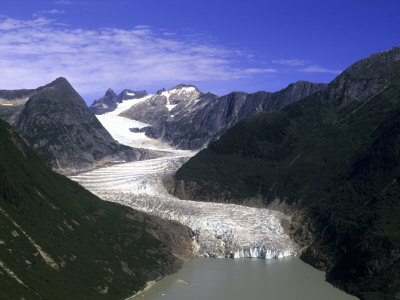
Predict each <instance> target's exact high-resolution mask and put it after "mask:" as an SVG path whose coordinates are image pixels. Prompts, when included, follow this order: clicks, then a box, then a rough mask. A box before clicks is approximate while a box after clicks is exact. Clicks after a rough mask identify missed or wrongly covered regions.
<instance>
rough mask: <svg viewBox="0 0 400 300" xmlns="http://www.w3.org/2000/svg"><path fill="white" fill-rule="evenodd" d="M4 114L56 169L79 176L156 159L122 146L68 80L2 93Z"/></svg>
mask: <svg viewBox="0 0 400 300" xmlns="http://www.w3.org/2000/svg"><path fill="white" fill-rule="evenodd" d="M0 95H1V97H3V98H5V99H7V103H6V102H5V101H4V102H5V103H6V104H13V105H11V106H10V105H9V106H5V105H3V106H1V107H0V112H1V113H0V116H1V117H3V118H4V119H5V120H7V121H9V122H11V123H12V125H14V126H15V128H16V129H17V131H18V133H19V134H20V135H21V136H22V137H23V138H24V139H25V140H26V142H27V143H28V144H29V145H30V146H31V147H32V148H33V149H34V150H35V152H36V153H37V154H38V155H39V157H40V158H41V159H42V160H43V161H44V162H45V163H46V164H47V165H49V166H51V167H52V168H53V169H54V170H57V171H59V172H64V173H68V172H76V171H81V170H88V169H93V168H95V167H97V166H100V165H103V164H105V163H108V162H113V161H122V160H123V161H132V160H139V159H144V158H148V157H152V156H155V154H154V153H151V152H149V151H147V150H143V149H133V148H130V147H127V146H124V145H121V144H119V143H118V142H116V141H115V140H114V139H113V138H112V137H111V135H110V134H109V133H108V132H107V131H106V130H105V129H104V127H103V126H102V125H101V123H100V122H99V121H98V120H97V118H96V116H95V115H94V114H93V113H92V112H91V111H90V110H89V109H88V107H87V106H86V104H85V102H84V100H83V99H82V98H81V97H80V96H79V94H78V93H77V92H76V91H75V90H74V89H73V88H72V86H71V85H70V84H69V83H68V81H67V80H66V79H64V78H58V79H57V80H55V81H54V82H52V83H50V84H48V85H46V86H44V87H40V88H38V89H36V90H21V91H1V92H0Z"/></svg>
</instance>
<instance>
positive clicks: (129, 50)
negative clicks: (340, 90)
mask: <svg viewBox="0 0 400 300" xmlns="http://www.w3.org/2000/svg"><path fill="white" fill-rule="evenodd" d="M0 4H1V10H0V70H1V72H2V76H1V77H0V89H16V88H35V87H37V86H40V85H44V84H46V83H48V82H50V81H52V80H53V79H55V78H56V77H59V76H64V77H66V78H67V79H68V80H69V81H70V82H71V84H72V85H73V86H74V87H75V88H76V90H77V91H78V92H79V93H80V94H81V95H82V96H83V97H84V99H85V100H86V101H87V102H88V103H89V104H90V103H91V102H92V101H93V100H94V99H97V98H99V97H101V96H102V95H103V94H104V92H105V90H106V89H107V88H109V87H111V88H113V89H114V90H115V91H116V92H119V91H120V90H122V89H123V88H129V89H133V90H135V89H138V90H139V89H146V90H148V91H149V92H155V91H156V90H158V89H161V88H171V87H172V86H174V85H177V84H179V83H187V84H194V85H196V86H198V87H199V88H200V89H201V90H203V91H212V92H215V93H217V94H220V95H222V94H226V93H229V92H230V91H233V90H242V91H246V92H255V91H258V90H266V91H276V90H279V89H282V88H284V87H285V86H287V85H288V84H289V83H291V82H294V81H297V80H310V81H314V82H329V81H331V80H332V79H333V78H334V77H335V76H337V74H339V73H340V71H342V70H344V69H345V68H346V67H348V66H349V65H350V64H352V63H354V62H355V61H357V60H359V59H361V58H363V57H366V56H368V55H370V54H372V53H374V52H378V51H383V50H387V49H390V48H392V47H394V46H398V45H400V30H399V29H400V17H399V15H398V13H399V11H400V1H397V0H396V1H385V0H383V1H379V2H378V1H375V0H347V1H342V0H335V1H314V0H313V1H311V0H302V1H284V0H283V1H268V0H264V1H262V0H258V1H254V0H247V1H244V0H242V1H237V0H230V1H221V0H220V1H216V0H213V1H210V0H202V1H190V0H186V1H183V0H113V1H109V0H107V1H99V0H96V1H93V0H80V1H72V0H58V1H56V0H54V1H26V0H13V1H9V0H0Z"/></svg>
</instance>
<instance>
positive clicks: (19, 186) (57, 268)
mask: <svg viewBox="0 0 400 300" xmlns="http://www.w3.org/2000/svg"><path fill="white" fill-rule="evenodd" d="M0 136H1V139H0V224H1V243H0V287H1V288H0V299H59V300H61V299H124V298H126V297H127V296H130V295H132V294H134V293H135V292H137V291H139V290H140V289H142V288H143V287H144V286H145V284H146V282H147V281H149V280H157V279H160V278H161V277H163V276H166V275H169V274H172V273H173V272H176V271H177V269H178V268H179V267H180V266H181V265H182V262H183V261H185V260H186V259H188V258H190V257H191V256H192V252H191V247H192V238H193V233H192V231H191V230H190V229H189V228H187V227H185V226H183V225H181V224H179V223H177V222H169V221H165V220H162V219H160V218H157V217H155V216H149V215H147V214H145V213H141V212H138V211H135V210H133V209H131V208H128V207H125V206H121V205H118V204H115V203H111V202H106V201H103V200H101V199H99V198H97V197H96V196H94V195H93V194H91V193H90V192H88V191H87V190H85V189H84V188H82V187H81V186H80V185H79V184H77V183H75V182H73V181H71V180H69V179H68V178H66V177H64V176H62V175H60V174H57V173H54V172H52V171H51V170H50V169H49V168H48V167H46V166H45V165H44V164H43V163H42V162H41V161H40V160H39V159H38V157H37V156H36V155H35V154H34V153H33V151H31V150H30V149H29V148H28V147H27V145H26V144H25V143H24V142H23V140H22V139H21V138H20V137H19V136H18V134H17V133H16V132H15V131H14V130H13V129H12V127H11V126H10V125H8V124H7V123H5V122H3V121H1V120H0ZM117 279H118V280H117Z"/></svg>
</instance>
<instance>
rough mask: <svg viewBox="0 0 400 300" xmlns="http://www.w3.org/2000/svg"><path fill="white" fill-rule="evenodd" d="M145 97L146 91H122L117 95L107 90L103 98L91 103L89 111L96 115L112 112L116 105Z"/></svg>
mask: <svg viewBox="0 0 400 300" xmlns="http://www.w3.org/2000/svg"><path fill="white" fill-rule="evenodd" d="M145 96H147V92H146V91H131V90H127V89H125V90H123V91H122V92H121V93H120V94H119V95H117V94H115V92H114V91H113V90H112V89H108V90H107V91H106V93H105V95H104V96H103V97H101V98H100V99H99V100H96V101H94V102H93V104H92V105H90V107H89V109H90V110H91V111H92V112H93V113H94V114H96V115H102V114H104V113H107V112H110V111H113V110H115V109H116V108H117V105H118V103H121V102H122V101H124V100H132V99H139V98H143V97H145Z"/></svg>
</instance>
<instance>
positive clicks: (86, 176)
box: [71, 87, 298, 258]
mask: <svg viewBox="0 0 400 300" xmlns="http://www.w3.org/2000/svg"><path fill="white" fill-rule="evenodd" d="M184 89H186V90H185V92H193V96H195V95H194V94H196V93H197V91H196V90H195V88H193V87H185V88H184ZM172 91H173V90H172ZM172 91H165V92H163V93H166V95H165V96H166V97H167V98H169V93H171V92H172ZM152 96H153V95H149V96H146V97H144V98H141V99H133V100H125V101H123V102H122V103H119V104H118V107H117V109H116V110H114V111H113V112H109V113H106V114H103V115H100V116H97V117H98V119H99V120H100V122H101V123H102V124H103V126H104V127H105V128H106V129H107V130H108V131H109V132H110V134H111V135H112V136H113V138H114V139H116V140H117V141H119V142H120V143H122V144H125V145H128V146H133V147H138V146H140V147H143V148H149V149H157V150H168V152H166V154H165V155H166V157H162V158H158V159H152V160H145V161H137V162H130V163H123V164H118V165H114V166H109V167H104V168H100V169H96V170H93V171H90V172H85V173H81V174H79V175H76V176H72V177H71V179H73V180H75V181H78V182H79V183H80V184H82V185H83V186H84V187H85V188H87V189H88V190H90V191H91V192H93V193H94V194H96V195H98V196H99V197H100V198H102V199H104V200H108V201H112V202H117V203H120V204H123V205H126V206H130V207H132V208H134V209H137V210H140V211H144V212H147V213H149V214H153V215H156V216H159V217H161V218H165V219H169V220H176V221H179V222H181V223H182V224H184V225H186V226H188V227H190V228H191V229H192V230H193V231H194V232H195V237H196V239H195V241H194V251H195V252H196V253H197V254H198V255H200V256H214V257H225V256H228V257H233V258H237V257H259V258H272V257H284V256H289V255H296V253H297V249H298V248H297V246H296V245H295V244H294V243H293V242H292V241H291V240H290V238H289V237H288V236H287V235H286V234H285V233H284V231H283V229H282V227H281V225H280V221H281V219H288V217H287V216H285V215H284V214H282V213H280V212H277V211H273V210H269V209H260V208H250V207H244V206H239V205H233V204H223V203H212V202H196V201H189V200H180V199H177V198H175V197H173V196H171V195H170V194H168V192H167V191H166V189H165V187H164V185H163V178H164V177H165V176H172V174H173V173H174V172H175V171H176V170H177V169H178V168H179V167H180V166H181V165H182V164H183V163H184V162H185V161H186V160H187V159H188V158H189V157H191V156H193V155H194V154H195V152H193V151H184V150H173V149H171V147H169V146H168V145H166V144H165V143H163V142H161V141H158V140H155V139H150V138H148V137H146V136H145V135H144V133H133V132H131V131H130V130H129V128H132V127H139V128H140V127H144V126H147V124H145V123H142V122H139V121H135V120H129V119H127V118H124V117H120V116H118V114H120V113H121V112H122V111H124V110H126V109H128V108H130V107H131V106H132V105H134V104H136V103H139V102H141V101H145V100H147V99H148V98H149V97H152Z"/></svg>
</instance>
